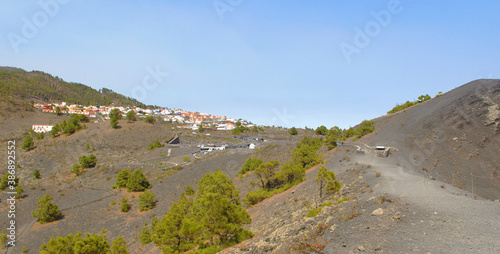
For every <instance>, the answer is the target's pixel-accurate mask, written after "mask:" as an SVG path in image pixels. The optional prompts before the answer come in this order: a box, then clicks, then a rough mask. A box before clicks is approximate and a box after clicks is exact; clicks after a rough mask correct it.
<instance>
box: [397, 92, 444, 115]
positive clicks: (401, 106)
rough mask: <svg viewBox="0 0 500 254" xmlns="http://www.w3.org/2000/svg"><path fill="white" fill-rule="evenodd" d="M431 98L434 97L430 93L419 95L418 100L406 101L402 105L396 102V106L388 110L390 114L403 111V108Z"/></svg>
mask: <svg viewBox="0 0 500 254" xmlns="http://www.w3.org/2000/svg"><path fill="white" fill-rule="evenodd" d="M438 95H439V96H441V94H438ZM439 96H437V97H439ZM430 99H432V97H431V96H430V95H428V94H426V95H420V96H419V97H418V100H415V101H406V102H405V103H403V104H401V105H400V104H396V106H395V107H394V108H392V109H391V110H389V111H387V113H388V114H392V113H396V112H398V111H401V110H403V109H407V108H409V107H412V106H415V105H417V104H419V103H422V102H424V101H428V100H430Z"/></svg>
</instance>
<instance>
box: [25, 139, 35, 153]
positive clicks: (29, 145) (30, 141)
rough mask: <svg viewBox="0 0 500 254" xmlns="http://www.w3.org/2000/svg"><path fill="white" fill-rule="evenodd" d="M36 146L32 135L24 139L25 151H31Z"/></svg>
mask: <svg viewBox="0 0 500 254" xmlns="http://www.w3.org/2000/svg"><path fill="white" fill-rule="evenodd" d="M34 147H35V143H34V142H33V138H32V137H31V136H30V135H28V136H26V138H25V139H24V142H23V146H22V148H23V149H24V150H25V151H29V150H31V149H33V148H34Z"/></svg>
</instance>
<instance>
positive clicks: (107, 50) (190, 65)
mask: <svg viewBox="0 0 500 254" xmlns="http://www.w3.org/2000/svg"><path fill="white" fill-rule="evenodd" d="M41 3H42V4H41ZM214 3H216V5H217V6H218V8H216V7H215V5H214ZM2 5H3V6H2V7H3V8H2V9H1V10H0V23H1V24H2V25H1V29H0V31H1V37H0V65H2V66H15V67H20V68H23V69H26V70H28V71H31V70H41V71H44V72H47V73H50V74H52V75H54V76H59V77H61V78H63V79H64V80H66V81H70V82H79V83H83V84H86V85H89V86H91V87H93V88H96V89H99V88H102V87H106V88H110V89H112V90H114V91H116V92H119V93H122V94H125V95H127V96H131V97H135V98H138V99H140V100H141V101H143V102H144V103H146V104H156V105H161V106H167V107H173V108H183V109H186V110H191V111H201V112H206V113H212V114H218V115H227V116H229V117H239V118H243V119H247V120H250V121H253V122H255V123H257V124H263V125H273V124H274V125H279V126H287V127H291V126H297V127H304V126H308V127H317V126H319V125H325V126H327V127H331V126H334V125H337V126H340V127H343V128H347V127H349V126H353V125H355V124H357V123H359V122H361V121H362V120H364V119H371V118H375V117H378V116H381V115H383V114H385V113H386V112H387V111H388V110H389V109H391V108H392V107H393V106H394V105H395V104H396V103H401V102H404V101H406V100H413V99H415V98H417V97H418V96H419V95H420V94H430V95H432V96H434V95H435V94H436V93H437V92H438V91H443V92H445V91H448V90H451V89H453V88H455V87H457V86H460V85H462V84H465V83H467V82H469V81H472V80H475V79H478V78H499V76H500V75H499V74H500V71H499V69H498V66H500V50H499V47H498V45H500V29H499V28H500V26H499V24H500V16H499V15H498V10H499V9H500V2H499V1H481V3H480V4H478V3H476V2H472V1H410V0H400V1H395V0H385V1H326V0H323V1H293V2H292V1H249V0H216V1H213V0H196V1H194V0H183V1H160V0H144V1H131V0H120V1H118V0H113V1H111V0H110V1H83V0H41V1H17V0H9V1H3V2H2ZM47 6H48V7H47ZM30 27H31V28H35V30H34V29H30ZM363 38H364V40H363ZM345 45H349V46H345ZM346 47H347V48H348V49H349V50H347V51H346V50H345V49H346ZM343 49H344V51H346V52H350V53H344V52H343ZM346 56H347V57H346ZM154 72H156V73H157V74H156V79H155V78H154V77H153V76H152V75H151V73H154Z"/></svg>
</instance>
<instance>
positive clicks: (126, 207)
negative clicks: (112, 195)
mask: <svg viewBox="0 0 500 254" xmlns="http://www.w3.org/2000/svg"><path fill="white" fill-rule="evenodd" d="M120 211H122V212H123V213H127V212H128V211H130V205H129V203H128V199H127V198H126V197H123V199H122V205H121V207H120Z"/></svg>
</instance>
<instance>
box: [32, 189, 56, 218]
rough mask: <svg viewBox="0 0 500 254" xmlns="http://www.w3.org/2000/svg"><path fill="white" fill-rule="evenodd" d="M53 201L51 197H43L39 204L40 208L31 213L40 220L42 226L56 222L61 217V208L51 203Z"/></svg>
mask: <svg viewBox="0 0 500 254" xmlns="http://www.w3.org/2000/svg"><path fill="white" fill-rule="evenodd" d="M51 200H53V198H52V197H51V196H49V195H43V197H42V198H41V199H40V200H38V202H37V203H38V208H37V209H36V210H35V211H34V212H31V214H32V215H33V217H36V218H38V222H40V224H44V223H47V222H52V221H56V220H58V219H59V218H60V217H61V211H59V207H58V206H57V205H56V204H54V203H52V202H50V201H51Z"/></svg>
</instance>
